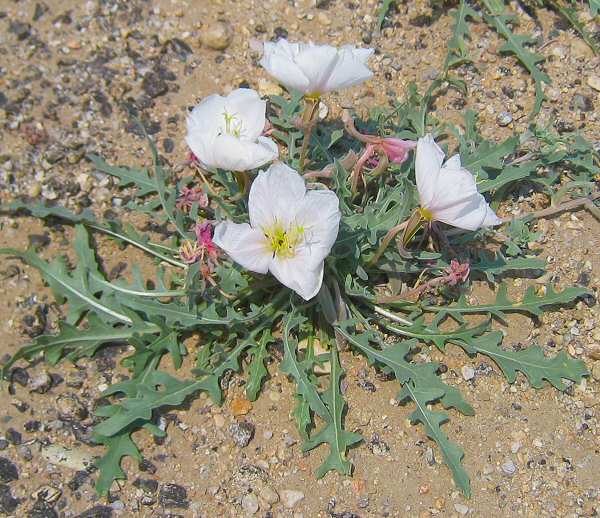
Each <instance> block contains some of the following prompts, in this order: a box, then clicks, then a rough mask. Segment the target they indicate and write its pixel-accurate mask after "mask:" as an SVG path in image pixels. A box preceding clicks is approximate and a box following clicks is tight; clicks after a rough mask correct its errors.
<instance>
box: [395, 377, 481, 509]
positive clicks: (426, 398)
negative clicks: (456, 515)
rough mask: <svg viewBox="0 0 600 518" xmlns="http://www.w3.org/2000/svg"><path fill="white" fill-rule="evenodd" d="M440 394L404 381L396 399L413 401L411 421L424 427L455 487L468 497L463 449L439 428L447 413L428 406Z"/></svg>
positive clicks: (432, 389) (436, 390) (445, 420)
mask: <svg viewBox="0 0 600 518" xmlns="http://www.w3.org/2000/svg"><path fill="white" fill-rule="evenodd" d="M441 396H442V394H441V391H440V390H439V389H435V388H430V387H427V386H415V385H413V384H412V383H406V384H405V385H404V386H403V387H402V391H401V392H400V394H399V396H398V400H399V401H405V400H406V399H411V400H412V401H413V402H414V403H415V405H416V407H417V408H416V409H415V411H414V412H413V413H412V414H411V415H410V420H411V422H413V423H416V422H419V423H421V424H422V425H423V426H424V427H425V433H426V434H427V437H429V438H430V439H433V440H434V441H435V442H436V443H437V445H438V447H439V448H440V450H441V452H442V455H443V456H444V462H445V463H446V465H447V466H448V467H449V468H450V471H452V477H453V478H454V482H455V483H456V485H457V487H458V488H459V489H460V490H461V491H462V493H463V495H465V497H467V498H470V497H471V483H470V481H469V475H468V474H467V472H466V471H465V469H464V467H463V465H462V463H461V461H462V458H463V457H464V451H463V450H462V448H460V446H458V445H457V444H456V443H453V442H452V441H450V440H449V439H448V436H447V435H446V434H445V433H444V432H443V431H442V429H441V425H442V424H444V423H445V422H447V421H448V415H447V414H445V413H444V412H434V411H432V410H429V408H428V404H429V403H433V402H435V401H437V400H438V399H440V397H441Z"/></svg>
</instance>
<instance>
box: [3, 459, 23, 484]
mask: <svg viewBox="0 0 600 518" xmlns="http://www.w3.org/2000/svg"><path fill="white" fill-rule="evenodd" d="M18 479H19V471H18V470H17V466H16V465H15V464H14V463H13V462H12V461H10V460H9V459H7V458H6V457H0V480H1V481H2V482H12V481H13V480H18Z"/></svg>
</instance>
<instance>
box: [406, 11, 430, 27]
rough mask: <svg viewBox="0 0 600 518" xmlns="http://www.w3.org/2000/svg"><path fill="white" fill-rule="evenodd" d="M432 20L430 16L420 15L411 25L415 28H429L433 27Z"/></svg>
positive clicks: (411, 21)
mask: <svg viewBox="0 0 600 518" xmlns="http://www.w3.org/2000/svg"><path fill="white" fill-rule="evenodd" d="M431 22H432V18H431V16H429V15H428V14H419V15H418V16H415V17H414V18H413V19H412V20H410V21H409V23H410V24H411V25H412V26H414V27H427V26H428V25H431Z"/></svg>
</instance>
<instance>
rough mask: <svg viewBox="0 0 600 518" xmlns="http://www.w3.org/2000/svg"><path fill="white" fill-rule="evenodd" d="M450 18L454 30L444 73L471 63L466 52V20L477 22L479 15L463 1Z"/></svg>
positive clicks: (449, 43)
mask: <svg viewBox="0 0 600 518" xmlns="http://www.w3.org/2000/svg"><path fill="white" fill-rule="evenodd" d="M452 16H453V17H454V21H455V23H454V28H453V30H452V37H451V38H450V41H449V42H448V54H447V55H446V60H445V62H444V72H445V74H443V75H446V73H447V72H448V70H449V69H451V68H453V67H455V66H458V65H462V64H464V63H469V62H471V61H472V60H471V58H470V57H469V53H468V51H467V45H466V43H465V38H466V37H467V36H468V35H469V25H468V22H467V20H468V19H469V18H471V19H473V20H479V18H480V16H479V14H478V13H477V12H476V11H474V10H473V9H472V8H471V7H470V6H469V4H468V3H467V2H466V1H465V0H461V1H460V5H459V6H458V9H456V10H455V11H454V12H453V14H452Z"/></svg>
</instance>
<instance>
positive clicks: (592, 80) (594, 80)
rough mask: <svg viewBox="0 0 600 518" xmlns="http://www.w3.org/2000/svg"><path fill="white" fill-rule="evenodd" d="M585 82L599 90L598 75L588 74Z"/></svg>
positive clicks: (599, 80)
mask: <svg viewBox="0 0 600 518" xmlns="http://www.w3.org/2000/svg"><path fill="white" fill-rule="evenodd" d="M587 84H588V86H589V87H590V88H593V89H594V90H596V91H597V92H600V76H590V77H588V78H587Z"/></svg>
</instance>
